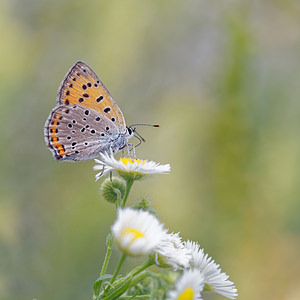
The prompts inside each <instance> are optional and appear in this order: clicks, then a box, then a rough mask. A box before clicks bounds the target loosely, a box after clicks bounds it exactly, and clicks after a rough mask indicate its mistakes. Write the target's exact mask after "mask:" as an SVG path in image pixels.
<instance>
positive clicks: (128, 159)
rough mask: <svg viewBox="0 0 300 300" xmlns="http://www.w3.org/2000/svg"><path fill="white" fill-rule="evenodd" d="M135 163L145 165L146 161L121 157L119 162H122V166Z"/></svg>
mask: <svg viewBox="0 0 300 300" xmlns="http://www.w3.org/2000/svg"><path fill="white" fill-rule="evenodd" d="M135 161H137V162H138V164H143V165H144V164H145V163H146V161H145V160H142V159H135V158H127V157H122V158H120V162H122V163H123V164H124V165H128V163H129V164H133V163H134V162H135Z"/></svg>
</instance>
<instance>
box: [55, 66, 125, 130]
mask: <svg viewBox="0 0 300 300" xmlns="http://www.w3.org/2000/svg"><path fill="white" fill-rule="evenodd" d="M57 104H58V105H66V106H68V105H74V104H79V105H83V106H85V107H87V108H91V109H93V110H95V111H97V112H98V113H99V114H101V115H105V116H106V117H107V118H108V119H109V120H111V121H112V122H113V123H114V124H116V126H117V127H119V128H120V130H122V131H123V132H124V131H125V130H126V125H125V120H124V117H123V114H122V112H121V110H120V109H119V107H118V105H117V104H116V102H115V101H114V100H113V98H112V96H111V95H110V94H109V92H108V91H107V89H106V88H105V87H104V85H103V83H102V82H101V81H100V79H99V78H98V76H97V75H96V74H95V73H94V71H93V70H92V69H91V68H90V67H89V66H88V65H86V64H85V63H83V62H80V61H79V62H77V63H76V64H75V65H74V66H73V67H72V68H71V69H70V71H69V72H68V73H67V75H66V77H65V79H64V80H63V82H62V84H61V86H60V88H59V91H58V97H57Z"/></svg>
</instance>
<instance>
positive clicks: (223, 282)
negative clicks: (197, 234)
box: [185, 241, 237, 299]
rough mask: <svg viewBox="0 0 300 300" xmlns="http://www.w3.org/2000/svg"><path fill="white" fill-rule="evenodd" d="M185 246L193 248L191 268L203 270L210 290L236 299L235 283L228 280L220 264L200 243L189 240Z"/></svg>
mask: <svg viewBox="0 0 300 300" xmlns="http://www.w3.org/2000/svg"><path fill="white" fill-rule="evenodd" d="M185 246H186V248H188V249H190V250H192V260H191V268H192V269H194V270H199V271H200V272H201V274H202V275H203V277H204V282H205V284H206V285H208V290H213V291H214V292H216V293H217V294H220V295H223V296H225V297H227V298H229V299H235V298H236V297H237V289H236V288H235V286H234V283H233V282H231V281H229V280H228V278H229V276H228V275H226V274H225V273H224V272H222V270H221V268H220V265H217V264H216V263H215V261H214V260H213V259H212V258H211V257H209V256H208V255H207V254H204V251H203V249H200V246H199V244H198V243H195V242H192V241H187V242H185Z"/></svg>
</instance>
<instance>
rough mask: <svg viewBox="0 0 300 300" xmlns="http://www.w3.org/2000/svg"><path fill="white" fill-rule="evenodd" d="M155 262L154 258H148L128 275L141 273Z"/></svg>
mask: <svg viewBox="0 0 300 300" xmlns="http://www.w3.org/2000/svg"><path fill="white" fill-rule="evenodd" d="M153 264H154V261H153V258H152V257H149V259H148V260H146V261H145V262H144V263H143V264H142V265H141V266H139V267H137V268H135V269H133V270H132V271H131V272H130V273H129V274H128V275H127V276H132V277H133V276H136V275H137V274H139V273H141V272H142V271H144V270H145V269H147V268H149V267H150V266H152V265H153ZM127 276H126V277H127Z"/></svg>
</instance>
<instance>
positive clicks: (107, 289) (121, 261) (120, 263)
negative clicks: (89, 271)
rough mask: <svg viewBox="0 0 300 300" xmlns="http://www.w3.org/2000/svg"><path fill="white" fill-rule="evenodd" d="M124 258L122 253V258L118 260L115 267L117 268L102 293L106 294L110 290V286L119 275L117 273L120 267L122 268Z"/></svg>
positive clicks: (124, 255) (125, 255)
mask: <svg viewBox="0 0 300 300" xmlns="http://www.w3.org/2000/svg"><path fill="white" fill-rule="evenodd" d="M126 257H127V254H125V253H123V254H122V256H121V258H120V260H119V262H118V265H117V267H116V269H115V272H114V274H113V277H112V278H111V280H110V282H109V284H108V285H107V287H106V289H105V291H104V293H107V292H108V291H109V290H110V288H111V286H112V284H113V283H114V281H115V279H116V277H117V275H118V274H119V271H120V269H121V267H122V265H123V263H124V261H125V258H126Z"/></svg>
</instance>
